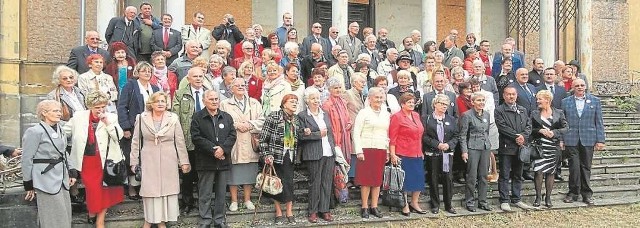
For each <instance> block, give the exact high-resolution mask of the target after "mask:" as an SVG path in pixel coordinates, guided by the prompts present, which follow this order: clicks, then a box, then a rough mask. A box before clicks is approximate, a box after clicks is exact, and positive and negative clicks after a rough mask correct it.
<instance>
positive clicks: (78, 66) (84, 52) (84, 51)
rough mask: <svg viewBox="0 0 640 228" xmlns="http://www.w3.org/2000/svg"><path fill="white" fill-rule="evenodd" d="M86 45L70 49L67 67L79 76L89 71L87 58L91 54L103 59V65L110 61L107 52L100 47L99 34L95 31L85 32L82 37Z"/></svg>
mask: <svg viewBox="0 0 640 228" xmlns="http://www.w3.org/2000/svg"><path fill="white" fill-rule="evenodd" d="M84 42H85V44H86V45H82V46H77V47H75V48H73V49H71V53H69V60H68V61H67V66H68V67H69V68H71V69H74V70H76V71H77V72H78V73H79V74H82V73H84V72H87V71H89V66H88V65H87V57H89V55H91V54H100V55H102V58H104V61H105V63H106V62H107V61H108V60H109V59H110V57H109V52H108V51H107V50H104V49H102V48H100V47H98V46H99V45H100V34H98V32H96V31H87V32H86V33H85V35H84Z"/></svg>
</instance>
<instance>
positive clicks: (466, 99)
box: [456, 82, 473, 118]
mask: <svg viewBox="0 0 640 228" xmlns="http://www.w3.org/2000/svg"><path fill="white" fill-rule="evenodd" d="M472 93H473V91H472V90H471V84H469V83H467V82H463V83H460V84H458V94H460V95H458V97H457V98H456V106H458V118H460V117H462V115H464V113H465V112H467V111H468V110H470V109H471V108H473V103H472V102H471V94H472Z"/></svg>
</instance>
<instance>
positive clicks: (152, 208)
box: [131, 92, 191, 228]
mask: <svg viewBox="0 0 640 228" xmlns="http://www.w3.org/2000/svg"><path fill="white" fill-rule="evenodd" d="M168 99H169V95H168V94H166V93H165V92H157V93H154V94H152V95H151V96H150V97H149V99H148V100H147V101H146V104H145V111H144V112H143V113H140V115H139V116H138V117H136V125H135V131H134V132H133V140H132V143H131V147H132V148H134V149H136V150H138V152H137V153H135V152H134V153H132V154H131V170H135V168H136V166H140V168H141V170H142V174H143V175H142V180H141V183H142V185H141V187H140V195H141V196H142V205H143V207H144V226H143V227H144V228H148V227H151V224H158V227H166V226H165V223H166V222H175V221H178V214H179V209H178V207H179V206H178V193H179V192H180V180H179V173H178V170H177V169H175V167H180V169H181V170H182V173H188V172H189V171H191V165H190V163H189V155H188V154H187V147H186V146H185V142H184V134H183V133H182V126H181V125H180V121H179V120H178V115H176V114H175V113H172V112H169V111H167V100H168Z"/></svg>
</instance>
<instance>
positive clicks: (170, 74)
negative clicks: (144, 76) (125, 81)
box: [149, 71, 178, 100]
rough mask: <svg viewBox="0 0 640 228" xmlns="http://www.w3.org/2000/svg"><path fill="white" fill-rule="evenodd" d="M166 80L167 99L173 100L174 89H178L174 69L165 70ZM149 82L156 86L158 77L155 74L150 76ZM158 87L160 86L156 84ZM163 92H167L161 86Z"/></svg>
mask: <svg viewBox="0 0 640 228" xmlns="http://www.w3.org/2000/svg"><path fill="white" fill-rule="evenodd" d="M167 80H168V84H169V89H168V90H169V100H173V96H174V95H175V94H176V90H177V89H178V75H176V72H174V71H167ZM149 83H151V85H154V86H158V77H156V76H155V75H152V76H151V79H150V80H149ZM158 88H160V86H158ZM162 89H163V90H164V91H165V92H167V89H166V88H162Z"/></svg>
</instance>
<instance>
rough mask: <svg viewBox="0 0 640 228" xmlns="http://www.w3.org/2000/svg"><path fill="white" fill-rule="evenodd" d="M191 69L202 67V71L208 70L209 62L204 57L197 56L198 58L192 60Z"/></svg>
mask: <svg viewBox="0 0 640 228" xmlns="http://www.w3.org/2000/svg"><path fill="white" fill-rule="evenodd" d="M191 67H202V68H204V69H208V68H209V60H208V59H207V58H206V57H204V56H199V57H197V58H195V59H193V63H192V64H191Z"/></svg>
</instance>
